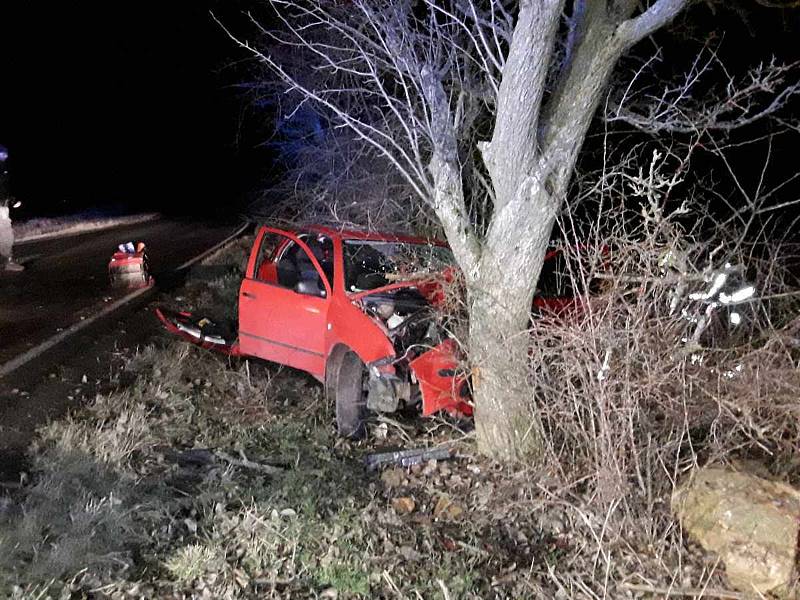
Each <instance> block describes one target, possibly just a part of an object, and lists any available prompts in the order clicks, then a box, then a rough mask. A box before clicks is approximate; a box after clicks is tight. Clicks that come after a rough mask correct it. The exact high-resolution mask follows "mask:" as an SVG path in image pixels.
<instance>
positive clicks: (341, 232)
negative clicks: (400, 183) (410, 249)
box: [300, 225, 447, 246]
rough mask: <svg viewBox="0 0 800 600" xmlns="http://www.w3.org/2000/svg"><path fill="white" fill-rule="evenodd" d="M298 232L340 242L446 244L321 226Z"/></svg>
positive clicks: (424, 239) (395, 234)
mask: <svg viewBox="0 0 800 600" xmlns="http://www.w3.org/2000/svg"><path fill="white" fill-rule="evenodd" d="M300 231H308V232H312V233H322V234H324V235H327V236H330V237H338V238H340V239H342V240H365V241H372V242H401V243H406V244H432V245H434V246H447V242H445V241H443V240H438V239H435V238H430V239H427V238H422V237H415V236H410V235H403V234H398V233H391V232H386V231H367V230H359V229H344V228H342V229H334V228H332V227H325V226H322V225H311V226H307V227H302V228H300Z"/></svg>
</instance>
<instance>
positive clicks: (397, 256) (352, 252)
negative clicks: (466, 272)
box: [344, 240, 454, 292]
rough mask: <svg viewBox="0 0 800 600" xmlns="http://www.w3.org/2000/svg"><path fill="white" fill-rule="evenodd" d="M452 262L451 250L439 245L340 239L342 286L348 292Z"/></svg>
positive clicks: (386, 282) (369, 287) (443, 267)
mask: <svg viewBox="0 0 800 600" xmlns="http://www.w3.org/2000/svg"><path fill="white" fill-rule="evenodd" d="M452 264H454V262H453V254H452V252H451V251H450V249H449V248H447V247H443V246H436V245H433V244H424V243H423V244H411V243H406V242H380V241H372V240H345V242H344V272H345V287H346V289H347V290H348V291H351V292H361V291H364V290H374V289H376V288H379V287H382V286H384V285H389V284H390V283H394V282H396V281H407V280H409V279H415V278H417V277H419V276H421V275H425V274H428V273H435V272H438V271H441V270H443V269H445V268H446V267H448V266H450V265H452Z"/></svg>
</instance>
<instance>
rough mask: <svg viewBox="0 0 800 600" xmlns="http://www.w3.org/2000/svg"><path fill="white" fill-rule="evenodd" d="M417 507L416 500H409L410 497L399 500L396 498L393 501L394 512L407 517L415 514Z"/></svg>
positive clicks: (401, 497) (402, 497)
mask: <svg viewBox="0 0 800 600" xmlns="http://www.w3.org/2000/svg"><path fill="white" fill-rule="evenodd" d="M416 506H417V504H416V503H415V502H414V499H413V498H409V497H408V496H400V497H399V498H394V499H393V500H392V508H394V510H395V511H396V512H398V513H399V514H401V515H407V514H409V513H412V512H414V508H416Z"/></svg>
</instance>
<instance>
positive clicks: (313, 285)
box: [294, 279, 328, 298]
mask: <svg viewBox="0 0 800 600" xmlns="http://www.w3.org/2000/svg"><path fill="white" fill-rule="evenodd" d="M294 291H295V292H297V293H298V294H304V295H306V296H318V297H320V298H325V297H326V296H327V295H328V294H327V293H326V292H325V288H323V287H320V285H319V281H317V280H315V279H302V280H300V281H298V282H297V285H296V286H294Z"/></svg>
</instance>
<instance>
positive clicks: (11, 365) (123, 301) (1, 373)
mask: <svg viewBox="0 0 800 600" xmlns="http://www.w3.org/2000/svg"><path fill="white" fill-rule="evenodd" d="M249 226H250V223H245V224H244V225H242V226H241V227H239V228H238V229H237V230H236V231H234V233H232V234H231V235H229V236H228V237H227V238H225V239H224V240H222V241H221V242H219V243H218V244H215V245H214V246H212V247H211V248H209V249H208V250H205V251H204V252H202V253H200V254H198V255H197V256H195V257H194V258H191V259H189V260H187V261H186V262H185V263H183V264H182V265H180V266H179V267H178V268H176V269H175V271H182V270H184V269H187V268H189V267H191V266H192V265H194V264H196V263H198V262H200V261H202V260H204V259H206V258H208V257H209V256H211V255H212V254H214V253H216V252H220V251H221V250H222V249H223V248H225V247H226V246H227V245H228V244H230V243H231V242H233V241H234V240H236V239H238V238H239V236H241V235H242V234H243V233H244V232H245V231H246V230H247V228H248V227H249ZM157 289H158V286H156V285H153V286H150V287H146V288H142V289H139V290H135V291H133V292H131V293H130V294H127V295H125V296H123V297H122V298H120V299H118V300H116V301H114V302H113V303H111V304H109V305H108V306H106V307H104V308H103V310H101V311H100V312H98V313H96V314H94V315H91V316H88V317H86V318H85V319H83V320H81V321H78V322H77V323H73V324H72V325H70V326H69V327H67V328H66V329H65V330H63V331H60V332H58V333H57V334H56V335H54V336H51V337H49V338H47V339H46V340H45V341H43V342H41V343H40V344H38V345H36V346H34V347H33V348H31V349H29V350H26V351H25V352H23V353H22V354H19V355H18V356H15V357H14V358H12V359H11V360H9V361H7V362H5V363H3V364H0V379H2V378H3V377H5V376H6V375H8V374H9V373H12V372H13V371H16V370H17V369H19V368H20V367H21V366H23V365H25V364H27V363H29V362H30V361H32V360H34V359H35V358H38V357H39V356H41V355H42V354H44V353H45V352H47V351H48V350H50V349H52V348H54V347H56V346H57V345H59V344H60V343H62V342H64V341H65V340H67V339H68V338H70V337H71V336H73V335H75V334H76V333H78V332H79V331H81V330H83V329H85V328H86V327H88V326H89V325H91V324H93V323H96V322H97V321H100V320H102V319H104V318H105V317H107V316H109V315H111V314H113V313H115V312H116V311H117V310H119V309H120V308H123V307H125V306H127V305H128V304H130V303H131V302H133V301H134V300H138V299H140V298H141V297H144V296H147V295H151V294H152V295H155V292H156V290H157Z"/></svg>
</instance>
